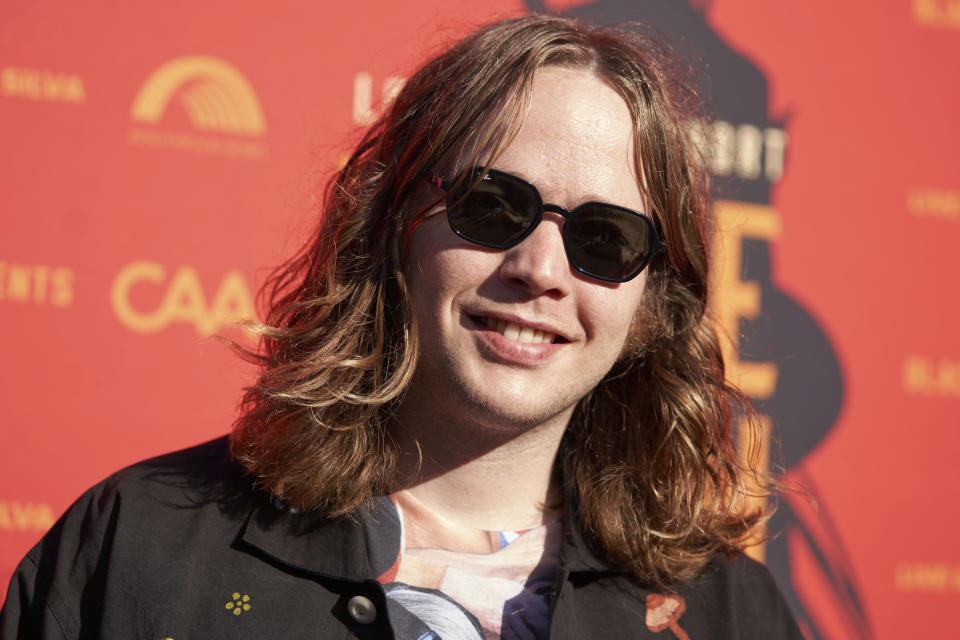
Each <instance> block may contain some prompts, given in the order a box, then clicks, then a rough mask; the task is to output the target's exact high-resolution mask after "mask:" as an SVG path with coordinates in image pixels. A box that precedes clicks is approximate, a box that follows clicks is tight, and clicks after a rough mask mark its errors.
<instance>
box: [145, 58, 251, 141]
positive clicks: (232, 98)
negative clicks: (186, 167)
mask: <svg viewBox="0 0 960 640" xmlns="http://www.w3.org/2000/svg"><path fill="white" fill-rule="evenodd" d="M171 104H175V105H177V106H179V107H180V108H182V109H183V111H184V112H185V113H186V115H187V118H188V119H189V121H190V125H191V127H192V128H193V129H194V131H193V132H184V131H170V130H165V129H163V128H158V127H157V126H155V125H160V124H161V123H162V120H163V116H164V114H165V113H166V112H167V111H168V110H169V108H170V105H171ZM130 118H131V120H132V121H133V122H134V123H137V124H140V125H150V126H148V127H135V128H133V129H132V130H131V131H130V135H129V141H130V142H131V143H132V144H136V145H140V146H149V147H165V148H173V149H179V150H183V151H192V152H197V153H212V154H219V155H228V156H247V157H252V158H259V157H262V156H263V155H264V153H265V149H264V147H263V145H262V144H261V143H259V142H257V141H256V140H251V139H249V138H259V137H262V136H263V135H264V134H265V133H266V131H267V125H266V120H265V119H264V117H263V109H262V108H261V107H260V101H259V100H258V99H257V94H256V92H255V91H254V90H253V87H252V86H251V85H250V83H249V82H248V81H247V79H246V78H245V77H244V75H243V74H242V73H240V71H239V70H238V69H237V68H236V67H234V66H233V65H231V64H229V63H228V62H225V61H223V60H219V59H217V58H212V57H209V56H184V57H181V58H176V59H174V60H171V61H170V62H168V63H166V64H165V65H163V66H162V67H160V68H159V69H157V70H156V71H154V72H153V73H152V74H150V76H149V77H148V78H147V80H146V81H145V82H144V83H143V86H142V87H141V88H140V91H139V92H138V93H137V96H136V98H135V99H134V101H133V105H132V106H131V108H130ZM204 134H230V135H236V136H244V137H246V138H247V139H237V138H225V137H222V136H221V135H212V136H211V135H204Z"/></svg>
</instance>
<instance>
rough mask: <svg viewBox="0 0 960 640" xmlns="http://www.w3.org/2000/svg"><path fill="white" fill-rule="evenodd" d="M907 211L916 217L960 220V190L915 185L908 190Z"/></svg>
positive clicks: (951, 220)
mask: <svg viewBox="0 0 960 640" xmlns="http://www.w3.org/2000/svg"><path fill="white" fill-rule="evenodd" d="M907 211H909V212H910V215H912V216H914V217H916V218H933V219H937V220H947V221H950V222H957V221H958V220H960V191H958V190H956V189H934V188H929V187H914V188H912V189H910V190H909V191H907Z"/></svg>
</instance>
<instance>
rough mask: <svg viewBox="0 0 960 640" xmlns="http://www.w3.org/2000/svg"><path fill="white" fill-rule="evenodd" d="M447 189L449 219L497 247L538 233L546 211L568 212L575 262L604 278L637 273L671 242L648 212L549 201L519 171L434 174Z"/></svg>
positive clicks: (463, 233) (566, 227) (567, 233)
mask: <svg viewBox="0 0 960 640" xmlns="http://www.w3.org/2000/svg"><path fill="white" fill-rule="evenodd" d="M431 182H432V183H433V184H435V185H436V186H438V187H440V188H441V189H443V190H444V191H446V192H447V220H448V221H449V222H450V228H451V229H453V232H454V233H456V234H457V235H458V236H460V237H461V238H463V239H464V240H467V241H469V242H472V243H474V244H478V245H480V246H483V247H489V248H491V249H509V248H511V247H515V246H517V245H518V244H520V243H521V242H523V239H524V238H526V237H527V236H528V235H530V234H531V233H533V230H534V229H536V228H537V225H538V224H540V221H541V220H543V213H544V212H545V211H550V212H553V213H558V214H560V215H561V216H563V225H562V226H561V229H560V234H561V236H562V237H563V248H564V250H565V251H566V253H567V260H568V261H569V262H570V266H571V267H573V268H574V269H576V270H577V271H579V272H580V273H582V274H584V275H586V276H589V277H591V278H596V279H597V280H603V281H604V282H627V281H628V280H631V279H633V278H635V277H636V276H637V275H638V274H639V273H640V272H641V271H643V269H644V267H646V266H647V265H648V264H650V261H651V260H653V258H654V256H656V255H657V254H658V253H660V252H661V251H663V250H664V249H665V248H666V245H665V244H664V243H663V238H662V236H661V234H660V231H659V230H658V228H657V227H656V225H655V224H654V222H653V220H651V219H650V218H649V217H647V216H646V215H644V214H642V213H640V212H639V211H634V210H633V209H627V208H626V207H620V206H617V205H615V204H607V203H605V202H587V203H585V204H582V205H580V206H579V207H577V208H576V209H574V210H573V211H569V210H567V209H564V208H563V207H561V206H559V205H555V204H544V203H543V198H541V197H540V192H539V191H537V188H536V187H535V186H533V185H532V184H530V183H529V182H527V181H526V180H523V179H522V178H518V177H517V176H514V175H511V174H509V173H505V172H503V171H497V170H496V169H487V170H486V171H484V170H483V168H482V167H474V168H473V169H470V170H468V171H467V172H466V175H464V176H462V177H461V179H460V180H453V181H451V180H447V179H444V178H441V177H440V176H434V177H433V178H432V179H431Z"/></svg>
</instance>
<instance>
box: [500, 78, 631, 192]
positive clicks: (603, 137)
mask: <svg viewBox="0 0 960 640" xmlns="http://www.w3.org/2000/svg"><path fill="white" fill-rule="evenodd" d="M494 166H496V167H498V168H502V169H505V170H508V171H510V172H511V173H516V174H518V175H520V176H522V177H523V178H525V179H527V180H529V181H530V182H532V183H534V184H535V185H536V186H537V187H538V188H540V189H541V190H542V191H543V195H544V197H545V198H547V199H549V200H550V201H552V202H555V203H557V204H566V205H571V206H575V205H576V204H578V203H580V202H584V201H586V200H597V199H600V200H606V201H609V202H615V203H618V204H621V205H623V206H627V207H630V208H633V209H641V208H642V202H643V201H642V197H641V194H640V190H639V187H638V183H637V171H636V160H635V154H634V123H633V116H632V115H631V113H630V109H629V107H628V106H627V103H626V101H625V100H624V99H623V98H622V97H621V96H620V95H619V94H618V93H617V92H616V91H615V90H614V89H613V88H612V87H611V86H610V85H609V84H608V83H607V82H605V81H604V80H603V79H601V78H600V77H598V76H597V75H596V74H594V73H593V72H591V71H589V70H585V69H571V68H566V67H544V68H542V69H540V70H538V71H537V72H536V74H535V76H534V78H533V83H532V88H531V94H530V102H529V105H528V108H527V110H526V112H525V114H524V116H523V120H522V123H521V125H520V128H519V130H518V131H517V133H516V135H515V137H513V139H512V140H511V141H510V143H509V144H508V145H507V147H506V148H505V149H504V150H503V151H502V153H501V154H500V155H499V157H497V158H496V159H495V160H494Z"/></svg>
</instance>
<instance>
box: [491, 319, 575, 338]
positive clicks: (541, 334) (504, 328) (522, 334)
mask: <svg viewBox="0 0 960 640" xmlns="http://www.w3.org/2000/svg"><path fill="white" fill-rule="evenodd" d="M478 320H479V321H480V322H481V323H482V324H484V325H485V326H486V327H487V328H488V329H493V330H494V331H496V332H498V333H500V334H501V335H502V336H503V337H504V338H506V339H507V340H513V341H514V342H520V343H522V344H549V343H552V342H555V341H558V340H557V339H558V337H559V336H557V335H556V334H555V333H548V332H546V331H540V330H539V329H534V328H533V327H523V326H520V325H519V324H515V323H513V322H507V321H506V320H500V319H498V318H490V317H487V316H481V317H480V318H478Z"/></svg>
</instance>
